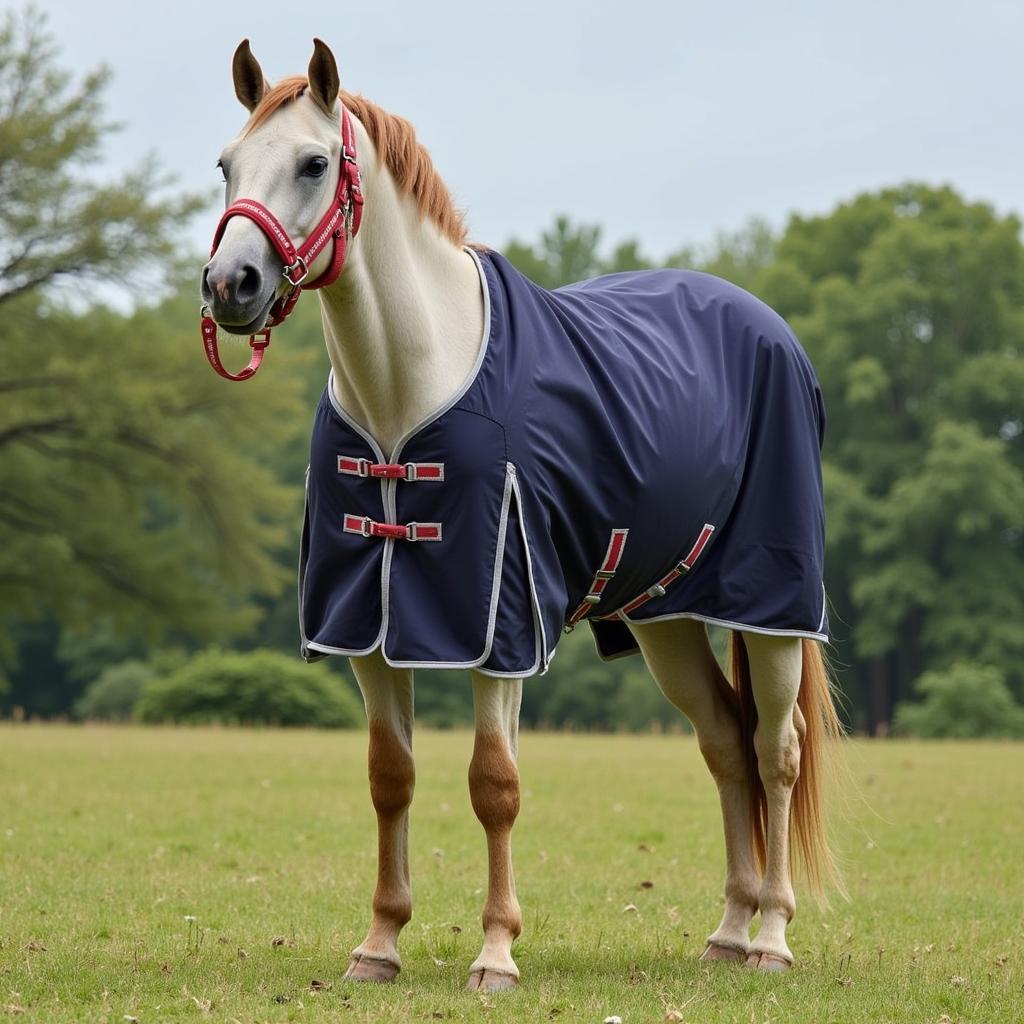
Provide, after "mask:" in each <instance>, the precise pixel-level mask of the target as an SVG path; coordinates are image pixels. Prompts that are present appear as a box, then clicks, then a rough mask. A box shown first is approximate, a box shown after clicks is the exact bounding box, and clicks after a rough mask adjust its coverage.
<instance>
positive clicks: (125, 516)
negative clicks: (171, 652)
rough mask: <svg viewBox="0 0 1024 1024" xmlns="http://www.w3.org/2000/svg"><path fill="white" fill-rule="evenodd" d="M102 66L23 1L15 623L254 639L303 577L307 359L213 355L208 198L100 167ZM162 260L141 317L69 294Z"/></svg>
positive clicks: (6, 394)
mask: <svg viewBox="0 0 1024 1024" xmlns="http://www.w3.org/2000/svg"><path fill="white" fill-rule="evenodd" d="M104 81H105V74H104V73H103V72H97V73H96V74H94V75H90V76H88V77H87V78H86V79H85V81H84V82H82V83H81V85H80V86H78V87H77V88H72V86H71V82H70V79H69V77H68V76H67V75H66V74H64V73H63V72H62V71H60V70H59V68H58V67H57V66H56V64H55V56H54V51H53V46H52V42H51V40H50V39H49V37H48V36H47V35H46V33H45V30H44V25H43V21H42V19H41V17H40V16H39V15H37V14H35V13H33V12H31V11H30V12H29V13H27V14H25V15H23V16H20V17H18V16H15V15H8V16H7V18H6V20H5V21H4V23H3V27H2V29H0V310H2V314H3V319H4V361H3V366H2V367H0V395H2V396H3V398H2V400H0V621H4V622H5V623H6V624H7V625H8V627H14V626H16V625H17V624H18V623H23V622H26V621H28V620H32V619H37V620H42V621H45V622H46V623H48V624H49V627H50V628H52V630H53V636H52V640H51V645H52V646H53V647H56V645H57V642H58V636H59V633H60V632H61V631H62V630H68V629H76V628H77V629H81V630H91V629H93V628H94V627H95V626H96V625H97V623H111V624H112V625H113V626H114V627H116V628H117V629H118V630H119V631H121V632H127V633H131V634H133V635H136V636H139V635H141V636H144V637H147V638H149V639H154V638H159V637H162V636H168V635H170V636H176V637H179V638H181V637H187V638H191V639H192V640H193V642H196V641H200V640H202V639H211V638H214V637H218V638H223V637H225V636H233V635H239V634H240V633H242V632H244V631H245V630H246V629H249V628H251V627H252V625H253V624H254V622H255V621H256V618H257V616H258V615H259V608H258V607H257V605H256V604H255V603H254V601H253V598H254V597H257V596H259V595H272V594H275V593H277V592H278V591H279V590H280V589H281V588H282V587H284V586H285V585H286V584H288V583H290V582H291V579H292V572H291V571H289V570H286V569H285V568H284V567H283V565H282V564H280V562H279V556H280V553H281V552H283V551H284V550H287V552H288V557H287V561H288V562H292V557H291V556H292V551H293V548H294V544H293V537H294V531H295V529H296V520H297V517H298V507H299V501H300V493H301V492H300V488H299V482H300V479H301V477H300V476H297V477H296V478H295V480H294V482H293V483H292V484H291V485H290V486H286V485H284V484H282V483H280V482H279V480H278V478H277V474H276V472H275V466H278V465H281V464H283V463H284V462H287V461H289V459H290V458H291V456H290V455H286V454H285V453H286V452H293V451H296V450H297V449H299V448H300V447H301V444H302V442H301V441H300V438H302V437H303V436H304V434H305V425H306V420H307V416H308V413H307V411H306V410H304V409H302V408H301V405H300V404H299V402H298V396H299V394H300V393H301V391H302V390H303V381H302V376H301V374H302V372H303V370H302V361H303V359H304V358H305V357H304V356H303V354H302V353H289V352H287V349H286V347H285V346H281V348H282V349H285V351H283V352H281V354H280V356H279V357H278V359H277V367H278V368H279V371H280V372H279V373H278V376H277V378H276V379H275V380H274V381H273V382H270V381H264V380H261V381H255V382H251V383H248V384H246V385H245V386H244V387H232V386H230V385H227V386H226V385H225V384H224V383H223V382H222V381H220V380H219V379H218V378H216V377H215V376H214V375H213V374H212V373H211V372H210V371H209V369H208V367H206V365H205V362H204V360H203V359H202V355H201V347H200V343H199V340H198V326H197V313H196V304H195V301H194V300H193V299H192V298H191V297H190V296H191V294H192V293H194V287H195V286H194V283H193V282H191V281H190V282H188V283H186V281H185V279H184V278H183V277H182V276H181V275H180V274H178V273H176V272H175V270H174V266H173V263H174V257H175V254H176V252H177V250H178V246H179V238H178V231H179V230H180V226H181V222H182V220H183V218H185V217H187V216H189V215H190V214H191V213H192V212H193V211H195V210H196V209H197V208H198V207H199V205H200V201H199V200H197V199H196V197H190V196H185V197H178V198H170V199H154V198H153V195H154V191H159V190H158V188H157V186H158V185H159V184H160V179H159V177H158V176H157V175H156V172H155V171H154V170H153V169H152V168H151V167H146V168H143V169H141V170H139V171H137V172H134V173H132V174H129V175H127V176H126V177H125V178H124V179H123V180H121V181H119V182H115V183H113V184H110V185H97V184H94V183H92V182H91V181H90V180H89V178H88V177H87V176H86V174H85V171H84V169H85V166H86V165H87V164H88V163H90V162H92V161H94V160H95V158H96V156H97V155H98V153H99V152H100V149H101V144H102V143H103V141H104V140H105V139H106V138H107V136H108V134H109V132H110V126H109V125H107V124H105V123H104V122H103V120H102V103H101V96H100V90H101V87H102V84H103V82H104ZM199 262H200V261H199V260H195V261H194V266H193V268H192V272H193V273H194V272H195V267H197V266H198V263H199ZM158 276H159V278H161V286H160V291H162V292H164V293H167V292H170V297H169V298H167V299H166V300H165V301H163V302H161V303H160V304H158V305H145V304H140V305H138V306H137V308H136V310H135V312H134V313H131V314H128V315H125V314H121V313H118V312H115V311H113V310H111V309H107V308H104V307H103V306H101V305H98V304H95V300H93V304H91V305H90V306H89V307H88V309H87V311H86V312H84V313H82V312H76V310H77V309H79V308H80V304H79V305H76V306H75V307H73V308H72V307H69V306H68V304H67V303H66V302H65V301H64V297H65V296H66V294H67V292H66V286H67V285H68V284H70V283H72V282H77V283H79V284H83V285H84V284H90V285H91V284H92V283H94V282H96V281H108V282H118V283H120V284H127V285H135V286H137V285H139V284H140V283H144V282H145V280H146V278H147V277H148V278H150V279H151V281H152V279H155V278H157V277H158ZM237 344H238V346H239V347H244V342H239V343H237ZM4 632H5V634H7V633H9V630H5V631H4ZM0 653H6V655H7V656H8V658H10V655H11V654H12V650H11V647H10V645H9V646H8V649H7V650H6V652H0ZM9 699H13V698H11V697H9Z"/></svg>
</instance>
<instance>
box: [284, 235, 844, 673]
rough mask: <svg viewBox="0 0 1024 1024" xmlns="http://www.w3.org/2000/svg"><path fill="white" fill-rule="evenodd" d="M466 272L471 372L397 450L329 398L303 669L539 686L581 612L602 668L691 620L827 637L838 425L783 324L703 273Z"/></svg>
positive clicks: (490, 258) (506, 267) (315, 490)
mask: <svg viewBox="0 0 1024 1024" xmlns="http://www.w3.org/2000/svg"><path fill="white" fill-rule="evenodd" d="M473 257H474V259H475V260H476V262H477V264H478V269H479V272H480V275H481V283H482V291H483V296H484V308H485V329H484V338H483V343H482V345H481V349H480V354H479V356H478V359H477V364H476V366H475V367H474V369H473V371H472V373H471V374H470V376H469V378H468V380H467V381H466V382H465V384H464V385H463V386H462V387H461V388H460V389H459V391H458V393H457V394H456V395H455V396H454V397H453V398H452V399H451V400H450V401H449V402H447V403H446V404H445V405H444V407H443V408H441V409H439V410H437V411H436V412H435V413H434V414H432V415H431V416H430V417H428V418H427V419H426V420H425V421H424V422H422V423H420V424H419V425H418V426H417V427H416V428H415V429H413V430H412V431H410V432H409V433H408V434H407V435H406V436H405V437H404V438H402V439H401V440H400V441H399V443H398V444H397V445H396V446H395V449H394V451H392V452H391V453H388V456H387V457H385V453H384V452H383V451H382V450H381V449H380V446H379V445H378V444H377V442H376V441H375V439H374V438H373V437H371V436H370V434H369V433H368V432H367V431H366V430H365V429H364V428H363V427H362V426H360V425H359V424H358V423H356V422H355V421H354V420H353V419H352V417H351V416H349V415H348V414H347V413H346V412H345V410H344V409H343V408H341V406H340V404H339V403H338V401H337V399H336V397H335V394H334V389H333V386H332V383H333V382H331V381H328V386H327V388H326V389H325V391H324V395H323V397H322V398H321V401H320V404H319V406H318V408H317V411H316V416H315V421H314V426H313V436H312V443H311V448H310V464H309V473H308V478H307V501H306V517H305V525H304V529H303V536H302V545H301V555H300V569H299V604H300V621H301V627H302V651H303V654H304V656H305V657H307V658H308V659H310V660H312V659H315V658H318V657H321V656H323V655H326V654H345V655H361V654H368V653H370V652H371V651H374V650H376V649H377V648H378V647H380V648H382V650H383V654H384V657H385V658H386V659H387V661H388V662H389V663H390V664H392V665H394V666H401V667H424V668H476V669H478V670H480V671H481V672H484V673H487V674H490V675H498V676H505V675H507V676H528V675H532V674H534V673H537V672H543V671H545V670H546V669H547V666H548V663H549V661H550V659H551V657H552V655H553V654H554V650H555V645H556V643H557V641H558V639H559V637H560V635H561V632H562V630H563V628H565V627H566V626H568V627H570V628H571V627H572V626H573V625H574V624H575V623H576V622H578V621H581V620H582V619H584V618H585V619H587V621H588V622H589V623H590V626H591V627H592V629H593V630H594V634H595V638H596V640H597V645H598V649H599V652H600V653H601V654H602V656H604V657H615V656H618V655H622V654H628V653H632V652H633V651H635V650H636V646H637V645H636V642H635V640H634V639H633V636H632V634H631V632H630V630H629V628H628V623H630V622H634V621H650V620H653V619H666V618H677V617H688V618H695V619H702V620H704V621H706V622H711V623H720V624H723V625H726V626H732V627H737V628H740V629H743V630H748V631H755V632H763V633H772V634H782V635H796V636H806V637H812V638H815V639H818V640H826V639H827V629H828V627H827V622H826V614H825V595H824V590H823V586H822V569H823V546H824V515H823V503H822V491H821V466H820V453H821V443H822V439H823V431H824V423H825V415H824V408H823V405H822V399H821V392H820V389H819V386H818V382H817V379H816V378H815V375H814V371H813V370H812V368H811V366H810V363H809V361H808V359H807V356H806V355H805V353H804V352H803V350H802V349H801V347H800V344H799V342H798V341H797V340H796V338H795V336H794V335H793V333H792V331H791V330H790V328H789V326H788V325H787V324H786V323H785V321H783V320H782V319H781V318H780V317H779V316H778V315H777V314H775V313H774V312H773V311H772V310H771V309H769V308H768V307H767V306H766V305H764V304H763V303H761V302H760V301H759V300H757V299H755V298H754V297H753V296H751V295H750V294H748V293H747V292H745V291H743V290H742V289H740V288H737V287H735V286H734V285H731V284H728V283H727V282H725V281H722V280H719V279H717V278H715V277H711V276H709V275H706V274H700V273H696V272H691V271H681V270H658V271H645V272H638V273H623V274H612V275H610V276H607V277H600V278H596V279H594V280H590V281H584V282H582V283H580V284H574V285H570V286H568V287H566V288H559V289H556V290H554V291H549V290H546V289H544V288H541V287H539V286H538V285H536V284H534V283H533V282H531V281H530V280H528V279H527V278H526V277H524V276H523V275H522V274H520V273H519V272H518V271H517V270H516V269H515V268H514V267H512V265H511V264H509V263H508V262H507V261H506V260H505V259H504V258H503V257H501V256H500V255H498V254H496V253H492V252H480V253H476V252H474V253H473Z"/></svg>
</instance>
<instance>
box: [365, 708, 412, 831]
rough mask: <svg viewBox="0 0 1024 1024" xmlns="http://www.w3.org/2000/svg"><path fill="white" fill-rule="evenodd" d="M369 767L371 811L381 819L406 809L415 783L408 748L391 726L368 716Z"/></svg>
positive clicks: (410, 801)
mask: <svg viewBox="0 0 1024 1024" xmlns="http://www.w3.org/2000/svg"><path fill="white" fill-rule="evenodd" d="M369 769H370V772H369V774H370V798H371V799H372V800H373V807H374V810H375V811H376V812H377V813H378V814H379V815H381V816H382V817H385V818H388V817H392V816H394V815H397V814H401V813H402V811H404V810H406V808H408V806H409V805H410V804H411V803H412V794H413V789H414V787H415V785H416V769H415V767H414V765H413V759H412V751H411V750H410V749H409V747H408V745H407V744H406V743H405V742H404V741H403V739H402V737H401V736H400V735H399V734H398V733H397V732H396V731H395V730H394V729H393V728H391V727H390V726H389V725H388V724H386V723H384V722H381V721H374V720H372V719H371V721H370V756H369Z"/></svg>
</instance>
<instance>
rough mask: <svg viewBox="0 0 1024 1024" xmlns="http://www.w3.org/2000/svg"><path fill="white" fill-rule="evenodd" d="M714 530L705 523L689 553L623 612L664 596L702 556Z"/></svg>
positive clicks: (634, 599)
mask: <svg viewBox="0 0 1024 1024" xmlns="http://www.w3.org/2000/svg"><path fill="white" fill-rule="evenodd" d="M714 532H715V528H714V527H713V526H712V525H711V524H710V523H705V524H704V527H703V529H702V530H701V531H700V536H699V537H698V538H697V539H696V540H695V541H694V542H693V547H692V548H690V552H689V554H688V555H687V556H686V557H685V558H684V559H683V560H682V561H681V562H680V563H679V564H678V565H677V566H676V567H675V568H674V569H672V570H671V572H667V573H666V574H665V575H664V576H662V577H661V579H660V580H658V582H657V583H655V584H654V586H653V587H649V588H648V589H647V590H645V591H644V592H643V593H642V594H641V595H640V596H639V597H634V598H633V600H632V601H630V602H629V604H627V605H625V606H624V607H623V608H622V612H623V614H625V615H628V614H629V613H630V612H631V611H635V610H636V609H637V608H639V607H640V606H641V605H642V604H647V602H648V601H650V600H651V599H652V598H654V597H664V596H665V591H666V590H667V589H668V587H669V586H670V585H671V584H673V583H675V581H676V580H677V579H679V577H680V576H685V575H686V574H687V573H688V572H689V571H690V570H691V569H692V568H693V563H694V562H696V561H697V559H698V558H700V553H701V552H702V551H703V550H704V548H705V547H707V543H708V541H709V540H711V534H713V533H714Z"/></svg>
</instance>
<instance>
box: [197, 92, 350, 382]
mask: <svg viewBox="0 0 1024 1024" xmlns="http://www.w3.org/2000/svg"><path fill="white" fill-rule="evenodd" d="M232 217H248V218H249V220H251V221H252V222H253V223H254V224H255V225H256V226H257V227H258V228H259V229H260V230H261V231H262V232H263V234H265V235H266V236H267V240H268V241H269V242H270V244H271V245H272V246H273V247H274V251H275V252H276V253H277V254H278V256H280V257H281V262H282V263H283V264H284V271H283V273H284V277H285V280H287V281H288V283H289V284H290V285H291V289H290V290H289V291H287V292H285V294H284V295H282V296H281V297H280V298H279V299H277V301H276V302H275V303H274V304H273V306H271V307H270V313H269V315H268V317H267V326H266V327H265V328H264V329H263V330H262V331H259V332H257V333H256V334H253V335H251V336H250V338H249V345H250V347H251V348H252V356H251V358H250V359H249V365H248V366H246V368H245V369H244V370H242V371H241V372H240V373H230V372H229V371H228V370H227V369H225V367H224V364H223V363H222V362H221V361H220V354H219V352H218V351H217V322H216V321H215V320H214V319H213V317H211V316H209V315H208V310H207V307H205V306H204V307H203V309H202V311H201V312H202V322H201V327H202V334H203V349H204V350H205V352H206V358H207V359H208V360H209V362H210V365H211V366H212V367H213V368H214V369H215V370H216V371H217V373H219V374H220V375H221V376H222V377H224V378H226V379H227V380H248V379H249V378H250V377H251V376H252V375H253V374H254V373H255V372H256V371H257V370H258V369H259V368H260V363H261V362H263V351H264V349H266V347H267V346H268V345H269V344H270V329H271V328H272V327H277V325H278V324H281V323H284V321H285V319H287V317H288V314H289V313H291V311H292V310H293V309H294V308H295V303H296V302H298V301H299V295H301V294H302V292H303V291H306V290H307V289H311V288H324V287H326V286H327V285H329V284H333V283H334V282H335V281H336V280H337V279H338V275H339V274H340V273H341V268H342V267H343V266H344V265H345V254H346V252H347V250H348V242H349V239H350V238H354V237H355V236H356V233H357V232H358V231H359V223H360V221H361V220H362V217H363V193H362V190H361V189H360V187H359V165H358V164H357V163H356V139H355V133H354V132H353V130H352V119H351V117H350V116H349V113H348V111H347V110H346V109H345V108H344V107H342V108H341V173H340V174H339V175H338V188H337V191H336V192H335V193H334V199H333V200H332V201H331V205H330V206H329V207H328V208H327V212H326V213H325V214H324V215H323V217H322V218H321V219H320V223H319V224H317V226H316V227H315V228H313V230H312V231H311V232H310V233H309V237H308V238H307V239H306V241H305V242H303V243H302V245H300V246H298V247H296V246H295V244H294V243H293V242H292V240H291V238H290V237H289V236H288V232H287V231H286V230H285V229H284V225H283V224H282V223H281V222H280V221H279V220H278V219H277V218H276V217H275V216H274V215H273V214H272V213H271V212H270V210H268V209H267V208H266V207H265V206H264V205H263V204H262V203H260V202H258V201H257V200H255V199H238V200H236V201H235V202H233V203H232V204H231V205H230V206H229V207H228V208H227V209H226V210H225V211H224V214H223V216H222V217H221V219H220V223H219V224H218V225H217V230H216V231H215V232H214V235H213V245H212V246H211V248H210V256H211V258H212V257H213V254H214V253H215V252H216V251H217V246H218V245H220V240H221V238H222V237H223V235H224V228H225V227H226V226H227V223H228V221H229V220H230V219H231V218H232ZM331 242H333V243H334V252H333V254H332V256H331V263H330V266H329V267H328V268H327V269H326V270H325V271H324V272H323V273H322V274H321V275H320V276H319V277H318V278H317V279H316V280H315V281H313V282H312V284H305V283H304V282H305V280H306V277H307V275H308V274H309V266H310V264H311V263H313V261H314V260H315V259H316V258H317V256H319V255H320V253H321V252H322V251H323V250H324V249H325V248H326V247H327V245H328V244H329V243H331Z"/></svg>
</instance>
